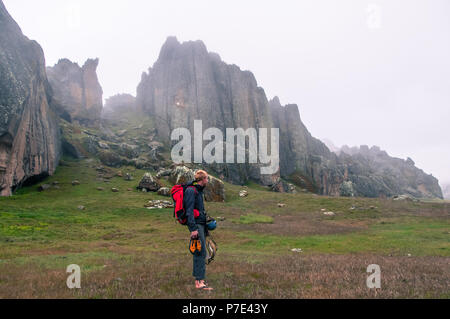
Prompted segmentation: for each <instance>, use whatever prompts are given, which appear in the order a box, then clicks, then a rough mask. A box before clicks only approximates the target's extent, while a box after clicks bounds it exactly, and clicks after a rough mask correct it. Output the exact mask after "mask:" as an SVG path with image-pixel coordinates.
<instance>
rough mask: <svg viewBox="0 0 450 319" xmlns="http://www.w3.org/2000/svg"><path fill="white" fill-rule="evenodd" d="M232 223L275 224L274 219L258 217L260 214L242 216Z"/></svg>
mask: <svg viewBox="0 0 450 319" xmlns="http://www.w3.org/2000/svg"><path fill="white" fill-rule="evenodd" d="M232 222H234V223H238V224H244V225H248V224H256V223H270V224H271V223H273V217H270V216H265V215H258V214H247V215H242V216H240V217H239V219H232Z"/></svg>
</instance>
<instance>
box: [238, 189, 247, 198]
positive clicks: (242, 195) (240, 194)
mask: <svg viewBox="0 0 450 319" xmlns="http://www.w3.org/2000/svg"><path fill="white" fill-rule="evenodd" d="M246 196H248V191H246V190H245V189H243V190H241V191H239V197H246Z"/></svg>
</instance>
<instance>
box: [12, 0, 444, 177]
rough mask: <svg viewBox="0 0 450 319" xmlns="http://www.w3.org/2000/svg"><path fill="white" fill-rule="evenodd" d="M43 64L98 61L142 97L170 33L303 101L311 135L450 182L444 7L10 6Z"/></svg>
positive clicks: (112, 89)
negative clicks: (141, 87)
mask: <svg viewBox="0 0 450 319" xmlns="http://www.w3.org/2000/svg"><path fill="white" fill-rule="evenodd" d="M4 3H5V6H6V8H7V9H8V11H9V12H10V14H11V15H12V16H13V18H14V19H15V20H16V21H17V22H18V23H19V25H20V26H21V28H22V31H23V32H24V33H25V35H27V36H28V37H29V38H31V39H34V40H37V41H38V42H39V43H40V44H41V46H42V47H43V49H44V52H45V56H46V62H47V65H54V64H55V63H56V62H57V61H58V59H60V58H69V59H70V60H72V61H74V62H78V63H79V64H80V65H82V64H83V63H84V61H85V60H86V59H87V58H90V57H91V58H95V57H98V58H100V65H99V68H98V75H99V80H100V83H101V85H102V87H103V91H104V98H107V97H109V96H111V95H114V94H117V93H131V94H133V95H135V94H136V87H137V85H138V83H139V81H140V77H141V74H142V72H143V71H146V70H147V69H148V68H149V67H150V66H152V65H153V63H154V62H155V61H156V59H157V57H158V54H159V50H160V48H161V46H162V44H163V43H164V41H165V39H166V38H167V36H169V35H174V36H176V37H177V38H178V40H179V41H187V40H197V39H200V40H202V41H204V43H205V44H206V46H207V48H208V50H210V51H213V52H217V53H218V54H219V55H220V56H221V57H222V59H223V60H224V61H225V62H227V63H230V64H236V65H238V66H240V67H241V69H243V70H250V71H252V72H253V73H254V75H255V77H256V79H257V81H258V85H259V86H261V87H263V88H264V90H265V92H266V95H267V97H268V98H269V99H270V98H272V97H273V96H275V95H277V96H278V97H279V98H280V101H281V103H282V104H288V103H295V104H298V105H299V109H300V116H301V118H302V121H303V122H304V123H305V125H306V127H307V128H308V129H309V131H310V132H311V134H312V135H313V136H315V137H317V138H328V139H329V140H331V141H333V143H334V144H336V145H337V146H342V145H344V144H347V145H349V146H354V145H362V144H366V145H369V147H370V146H372V145H378V146H380V147H381V148H382V149H383V150H386V151H387V152H388V153H389V155H391V156H395V157H399V158H403V159H406V157H408V156H409V157H411V158H412V159H413V160H414V161H415V162H416V166H418V167H419V168H421V169H423V170H424V171H425V172H426V173H428V174H433V176H435V177H437V178H438V179H439V181H440V184H441V185H443V184H445V183H450V169H449V162H450V141H449V138H450V133H449V129H448V125H449V122H450V1H448V0H422V1H421V0H416V1H414V0H386V1H381V0H372V1H366V0H353V1H349V0H339V1H335V0H329V1H325V0H314V1H313V0H311V1H280V0H277V1H261V0H259V1H252V0H246V1H242V0H241V1H236V0H222V1H214V0H191V1H186V0H179V1H171V0H165V1H147V0H145V1H144V0H129V1H118V0H89V1H88V0H69V1H67V0H65V1H61V0H59V1H57V0H39V1H33V0H4Z"/></svg>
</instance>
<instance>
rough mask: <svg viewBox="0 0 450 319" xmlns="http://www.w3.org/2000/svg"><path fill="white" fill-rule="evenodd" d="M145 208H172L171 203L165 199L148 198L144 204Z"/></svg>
mask: <svg viewBox="0 0 450 319" xmlns="http://www.w3.org/2000/svg"><path fill="white" fill-rule="evenodd" d="M144 207H146V208H147V209H162V208H173V207H174V206H173V203H172V202H169V201H167V200H159V199H156V200H150V201H148V203H147V204H145V205H144Z"/></svg>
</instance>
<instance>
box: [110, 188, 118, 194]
mask: <svg viewBox="0 0 450 319" xmlns="http://www.w3.org/2000/svg"><path fill="white" fill-rule="evenodd" d="M111 191H112V192H113V193H117V192H119V189H117V188H115V187H113V188H111Z"/></svg>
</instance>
